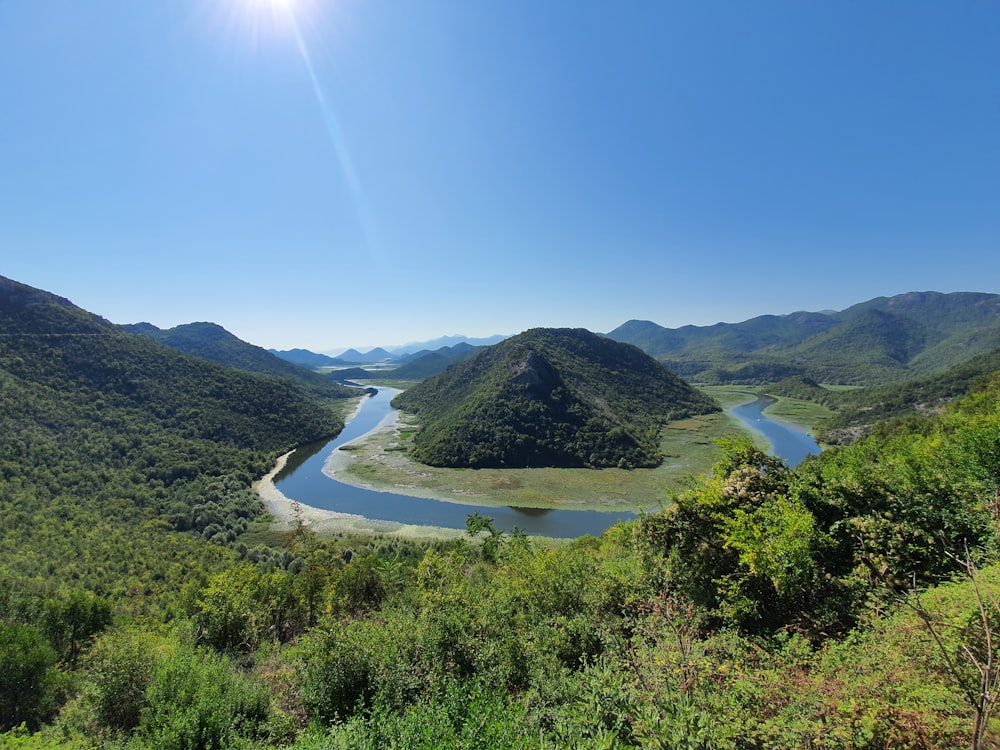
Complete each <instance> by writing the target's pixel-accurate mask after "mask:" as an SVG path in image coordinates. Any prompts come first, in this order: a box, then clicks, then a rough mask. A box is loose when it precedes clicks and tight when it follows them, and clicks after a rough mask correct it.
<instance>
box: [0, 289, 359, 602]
mask: <svg viewBox="0 0 1000 750" xmlns="http://www.w3.org/2000/svg"><path fill="white" fill-rule="evenodd" d="M0 393H2V396H3V409H2V410H0V434H3V435H4V439H3V441H2V442H0V486H2V488H3V492H2V494H0V517H2V518H3V519H4V523H3V524H2V525H0V580H2V581H3V582H4V584H5V586H6V587H8V590H10V591H22V592H26V595H30V596H34V595H35V594H38V595H45V594H46V592H49V593H51V592H53V591H56V590H58V588H59V587H60V586H61V585H67V586H71V587H72V586H80V587H84V588H86V589H88V590H90V591H92V592H95V593H98V594H100V595H102V596H109V597H113V598H115V599H117V600H119V601H120V602H121V603H122V604H123V605H124V604H126V603H128V606H129V607H132V606H135V607H138V608H144V607H146V606H149V605H150V604H152V603H153V602H155V601H157V598H156V597H146V596H138V597H136V598H135V599H134V600H126V599H125V597H126V596H128V595H131V594H133V593H135V592H151V593H152V592H155V593H156V594H157V596H163V597H164V598H165V599H169V598H170V597H171V596H177V593H178V591H179V589H180V586H181V584H182V582H183V581H185V580H188V579H190V578H192V577H194V576H197V575H200V574H201V571H203V570H213V569H216V568H218V566H219V565H220V564H222V563H223V561H224V560H227V559H229V553H227V552H223V551H222V550H221V549H220V545H221V546H226V545H230V546H231V545H233V544H234V542H235V540H236V537H237V536H238V534H239V533H241V531H242V530H244V529H245V528H246V527H247V525H248V524H249V523H250V522H251V521H252V520H253V519H254V518H256V517H257V516H259V515H260V514H261V513H262V507H261V503H260V501H259V499H258V498H257V497H256V496H255V495H254V493H253V492H251V490H250V484H251V482H252V481H253V480H254V479H256V478H257V477H259V476H261V475H262V474H263V473H265V472H266V471H267V470H268V469H269V468H270V467H271V465H272V464H273V462H274V459H275V457H276V456H277V455H279V454H280V453H283V452H286V451H288V450H290V449H291V448H293V447H295V446H296V445H298V444H300V443H302V442H306V441H309V440H316V439H319V438H322V437H325V436H330V435H334V434H336V433H337V432H339V431H340V430H341V429H342V427H343V421H342V419H341V418H340V417H339V415H338V414H336V413H334V412H333V411H331V407H330V406H328V405H325V404H322V403H320V402H318V401H317V400H316V399H315V398H313V397H312V396H311V395H310V394H309V393H308V391H307V389H306V388H305V387H304V386H300V385H297V384H295V383H294V382H292V381H288V380H284V379H278V378H267V377H262V376H255V375H251V374H247V373H243V372H239V371H236V370H232V369H230V368H226V367H222V366H219V365H215V364H212V363H210V362H206V361H204V360H202V359H198V358H195V357H191V356H188V355H185V354H181V353H180V352H178V351H176V350H174V349H170V348H167V347H165V346H162V345H160V344H157V343H155V342H153V341H150V340H148V339H147V338H144V337H141V336H136V335H133V334H130V333H125V332H123V331H121V330H119V329H118V328H117V327H116V326H113V325H111V324H109V323H107V322H106V321H103V320H102V319H100V318H97V317H96V316H92V315H90V314H89V313H86V312H84V311H82V310H79V309H78V308H75V307H73V306H72V305H71V304H70V303H69V302H67V301H65V300H61V299H59V298H57V297H54V296H52V295H48V294H47V293H45V292H41V291H39V290H35V289H31V288H30V287H25V286H24V285H20V284H17V283H16V282H11V281H9V280H6V279H2V280H0ZM174 530H181V531H185V532H189V533H186V534H183V535H179V534H176V533H174ZM190 532H194V534H197V536H198V537H201V538H204V539H206V540H210V541H212V542H214V543H215V544H213V545H210V546H206V545H202V544H200V543H199V541H198V540H197V539H195V537H194V536H193V535H192V534H191V533H190ZM33 592H34V593H33Z"/></svg>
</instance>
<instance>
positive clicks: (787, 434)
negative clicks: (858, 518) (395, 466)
mask: <svg viewBox="0 0 1000 750" xmlns="http://www.w3.org/2000/svg"><path fill="white" fill-rule="evenodd" d="M397 393H399V391H398V390H396V389H393V388H380V389H379V390H378V392H377V393H376V394H375V395H373V396H370V397H368V398H366V399H365V400H364V401H363V402H362V404H361V408H360V409H359V410H358V412H357V414H356V415H355V416H354V418H353V419H351V420H350V421H349V422H348V423H347V425H346V426H345V427H344V429H343V430H342V431H341V433H340V434H339V435H338V436H337V437H336V438H334V439H333V440H329V441H322V442H319V443H313V444H312V445H307V446H303V447H301V448H299V449H298V450H296V451H295V452H294V453H293V454H292V455H291V456H289V459H288V462H287V463H286V465H285V468H284V469H282V471H281V472H279V473H278V475H277V476H276V477H275V478H274V484H275V486H276V487H277V488H278V490H280V491H281V493H282V494H283V495H284V496H285V497H287V498H289V499H291V500H295V501H298V502H300V503H302V504H303V505H309V506H312V507H314V508H321V509H323V510H332V511H338V512H341V513H351V514H354V515H359V516H364V517H365V518H368V519H371V520H381V521H392V522H396V523H402V524H414V525H418V526H440V527H444V528H452V529H464V528H465V522H466V519H467V517H468V516H469V515H471V514H473V513H479V514H480V515H482V516H489V517H491V518H492V519H493V523H494V525H495V526H496V528H497V529H499V530H502V531H506V532H508V533H509V532H511V531H513V530H514V528H515V527H516V528H518V529H520V530H522V531H524V532H525V533H527V534H530V535H534V536H547V537H557V538H575V537H580V536H584V535H586V534H590V535H592V536H599V535H600V534H602V533H603V532H604V531H606V530H607V529H608V528H610V527H611V526H613V525H614V524H616V523H618V522H619V521H623V520H628V519H632V518H635V514H634V513H629V512H622V511H607V512H600V511H594V510H556V509H547V508H514V507H509V506H495V505H470V504H465V503H459V502H447V501H443V500H432V499H429V498H425V497H416V496H413V495H403V494H400V493H396V492H380V491H377V490H371V489H367V488H364V487H356V486H354V485H350V484H346V483H344V482H341V481H338V480H336V479H331V478H330V477H329V476H327V475H326V474H324V473H323V467H324V466H325V464H326V461H327V459H328V458H329V456H330V454H331V453H333V451H334V450H336V449H337V448H338V447H339V446H341V445H344V444H345V443H348V442H350V441H352V440H355V439H357V438H359V437H361V436H362V435H364V434H366V433H368V432H370V431H371V430H374V429H375V428H376V427H378V426H379V425H380V424H382V423H383V421H386V420H390V419H392V418H393V416H394V413H395V411H394V409H393V408H392V407H391V406H390V405H389V402H390V401H391V400H392V398H393V396H395V395H396V394H397ZM770 403H773V400H771V399H764V398H761V399H758V400H757V401H754V402H751V403H749V404H744V405H742V406H737V407H735V408H734V409H732V410H731V413H732V414H733V415H734V416H736V417H737V418H739V419H741V420H742V421H743V422H745V423H746V424H747V425H748V426H749V427H750V428H751V429H755V430H758V431H760V432H761V433H763V434H764V436H765V437H766V438H767V439H768V441H769V442H770V443H771V445H772V446H773V452H775V453H776V454H777V455H779V456H781V457H782V458H784V459H785V461H786V462H788V464H789V465H790V466H794V465H796V464H798V463H799V462H800V461H801V460H802V459H803V458H805V456H806V455H808V454H809V453H818V452H819V446H817V445H816V443H815V441H813V440H812V438H811V437H810V436H809V435H807V434H805V433H800V432H796V431H795V430H793V429H791V428H789V427H787V426H786V425H784V424H782V423H780V422H775V421H773V420H771V419H768V418H767V417H765V416H764V415H763V413H762V412H763V410H764V409H765V408H766V407H767V406H768V405H769V404H770Z"/></svg>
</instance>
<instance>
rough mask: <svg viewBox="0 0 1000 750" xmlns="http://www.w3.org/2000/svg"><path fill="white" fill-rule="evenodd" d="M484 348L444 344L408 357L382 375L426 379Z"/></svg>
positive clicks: (401, 378) (399, 378)
mask: <svg viewBox="0 0 1000 750" xmlns="http://www.w3.org/2000/svg"><path fill="white" fill-rule="evenodd" d="M482 348H483V347H480V346H472V345H471V344H461V343H460V344H455V346H443V347H441V348H440V349H438V350H437V351H433V352H418V354H419V356H415V357H408V358H407V359H406V362H405V363H404V364H401V365H400V366H399V367H397V368H396V369H394V370H388V371H386V372H385V373H383V374H382V376H383V377H391V378H394V379H396V380H425V379H427V378H429V377H431V376H432V375H437V374H438V373H440V372H444V371H445V370H446V369H448V368H449V367H451V365H455V364H458V363H459V362H464V361H465V360H467V359H470V358H471V357H473V356H474V355H475V354H476V353H477V352H478V351H480V350H481V349H482Z"/></svg>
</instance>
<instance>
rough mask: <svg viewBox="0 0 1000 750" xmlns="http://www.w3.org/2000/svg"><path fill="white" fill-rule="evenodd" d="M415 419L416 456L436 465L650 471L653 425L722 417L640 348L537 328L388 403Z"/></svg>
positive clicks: (584, 334)
mask: <svg viewBox="0 0 1000 750" xmlns="http://www.w3.org/2000/svg"><path fill="white" fill-rule="evenodd" d="M393 405H394V406H396V407H398V408H400V409H402V410H404V411H409V412H413V413H415V414H418V415H419V416H420V418H421V424H422V429H421V431H420V432H419V433H418V435H417V436H416V438H415V439H414V444H413V455H414V457H415V458H416V459H417V460H419V461H422V462H424V463H428V464H431V465H435V466H456V467H458V466H468V467H487V466H490V467H503V466H520V467H524V466H595V467H607V466H620V467H634V466H655V465H657V464H659V462H660V460H661V457H660V455H659V453H658V450H657V448H658V435H659V430H660V427H661V426H662V425H663V424H664V423H665V422H667V421H669V420H671V419H678V418H681V417H686V416H689V415H692V414H702V413H706V412H710V411H716V410H718V409H719V406H718V404H716V403H715V402H714V400H713V399H711V398H709V397H707V396H704V395H703V394H701V393H699V392H698V391H696V390H695V389H694V388H692V387H691V386H689V385H688V384H687V383H685V382H684V381H682V380H680V379H679V378H678V377H676V376H675V375H673V374H672V373H671V372H669V371H668V370H667V369H666V368H665V367H663V366H662V365H660V364H659V363H658V362H656V361H655V360H654V359H652V358H651V357H649V356H648V355H646V354H644V353H643V352H642V351H641V350H639V349H638V348H637V347H634V346H631V345H627V344H620V343H618V342H615V341H611V340H610V339H606V338H603V337H600V336H597V335H596V334H593V333H591V332H589V331H585V330H583V329H544V328H537V329H532V330H530V331H526V332H525V333H522V334H520V335H518V336H514V337H512V338H509V339H507V340H505V341H503V342H501V343H499V344H496V345H494V346H491V347H488V348H486V349H484V350H482V351H481V352H479V353H478V354H477V355H476V356H474V357H473V358H472V359H470V360H467V361H465V362H462V363H460V364H457V365H454V366H452V367H450V368H449V369H447V370H446V371H445V372H443V373H440V374H439V375H436V376H434V377H432V378H430V379H428V380H425V381H424V382H422V383H420V384H419V385H417V386H415V387H414V388H412V389H410V390H408V391H405V392H404V393H402V394H400V395H399V396H397V397H396V398H395V399H394V400H393Z"/></svg>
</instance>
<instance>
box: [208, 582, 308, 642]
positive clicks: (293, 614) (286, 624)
mask: <svg viewBox="0 0 1000 750" xmlns="http://www.w3.org/2000/svg"><path fill="white" fill-rule="evenodd" d="M193 614H194V620H195V622H196V623H197V625H198V628H199V634H200V640H201V641H203V642H204V643H206V644H208V645H209V646H211V647H212V648H214V649H216V650H217V651H228V652H233V653H236V652H240V651H255V650H256V649H257V648H258V647H260V646H261V644H263V643H264V642H265V641H268V640H280V641H286V640H288V639H289V638H290V637H291V636H292V635H293V634H295V633H298V632H300V631H301V630H302V629H304V627H305V624H306V623H305V622H304V616H305V615H304V613H303V612H302V610H301V609H300V603H299V601H298V599H297V597H296V595H295V591H294V589H293V583H292V577H291V576H290V575H289V574H288V573H286V572H284V571H282V570H271V571H266V570H263V569H261V568H259V567H257V566H253V565H239V566H236V567H232V568H230V569H228V570H226V571H224V572H222V573H219V574H217V575H215V576H213V577H212V578H211V579H210V580H209V581H208V584H207V585H206V586H205V587H204V588H203V589H202V590H201V592H200V593H199V594H198V597H197V599H196V601H195V605H194V613H193Z"/></svg>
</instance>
